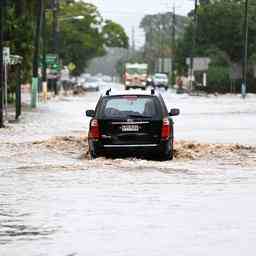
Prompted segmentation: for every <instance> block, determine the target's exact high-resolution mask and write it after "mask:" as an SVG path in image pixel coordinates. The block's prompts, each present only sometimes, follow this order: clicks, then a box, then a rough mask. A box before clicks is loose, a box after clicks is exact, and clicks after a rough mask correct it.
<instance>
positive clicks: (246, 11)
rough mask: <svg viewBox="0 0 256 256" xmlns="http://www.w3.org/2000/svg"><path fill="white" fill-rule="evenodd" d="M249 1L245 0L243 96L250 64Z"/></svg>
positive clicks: (243, 95) (244, 95)
mask: <svg viewBox="0 0 256 256" xmlns="http://www.w3.org/2000/svg"><path fill="white" fill-rule="evenodd" d="M248 2H249V0H245V4H244V8H245V9H244V40H243V41H244V42H243V78H242V85H241V94H242V97H243V98H245V97H246V90H247V65H248Z"/></svg>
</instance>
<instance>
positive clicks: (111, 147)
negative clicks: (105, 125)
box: [89, 141, 171, 155]
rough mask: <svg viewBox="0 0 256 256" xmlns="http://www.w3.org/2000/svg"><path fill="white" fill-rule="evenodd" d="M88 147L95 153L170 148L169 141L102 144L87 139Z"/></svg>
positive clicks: (120, 152) (166, 150)
mask: <svg viewBox="0 0 256 256" xmlns="http://www.w3.org/2000/svg"><path fill="white" fill-rule="evenodd" d="M89 144H90V148H91V150H93V151H94V152H97V154H105V153H115V154H116V153H117V154H124V153H129V154H130V153H132V154H143V155H144V154H158V153H163V152H168V151H169V150H170V146H171V145H170V141H161V142H160V143H149V144H134V143H133V144H103V143H101V141H89Z"/></svg>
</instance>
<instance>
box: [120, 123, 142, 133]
mask: <svg viewBox="0 0 256 256" xmlns="http://www.w3.org/2000/svg"><path fill="white" fill-rule="evenodd" d="M138 131H139V126H138V125H134V124H128V125H122V132H138Z"/></svg>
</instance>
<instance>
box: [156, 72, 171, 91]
mask: <svg viewBox="0 0 256 256" xmlns="http://www.w3.org/2000/svg"><path fill="white" fill-rule="evenodd" d="M152 83H153V86H154V87H164V88H165V90H167V89H168V83H169V81H168V76H167V75H166V74H162V73H157V74H155V75H154V76H153V81H152Z"/></svg>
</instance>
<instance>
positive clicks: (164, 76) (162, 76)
mask: <svg viewBox="0 0 256 256" xmlns="http://www.w3.org/2000/svg"><path fill="white" fill-rule="evenodd" d="M155 78H156V79H167V75H165V74H158V75H155Z"/></svg>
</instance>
